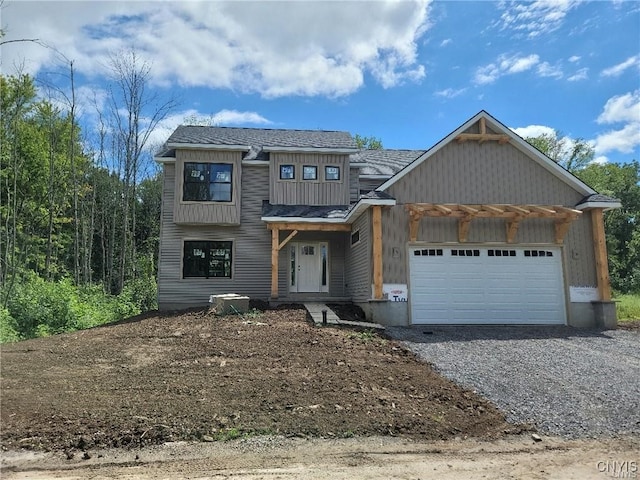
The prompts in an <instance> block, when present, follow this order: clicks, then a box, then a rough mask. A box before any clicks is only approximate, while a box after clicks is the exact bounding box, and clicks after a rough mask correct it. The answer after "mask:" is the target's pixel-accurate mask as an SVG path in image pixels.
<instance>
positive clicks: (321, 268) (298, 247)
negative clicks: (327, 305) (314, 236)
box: [290, 242, 329, 292]
mask: <svg viewBox="0 0 640 480" xmlns="http://www.w3.org/2000/svg"><path fill="white" fill-rule="evenodd" d="M291 269H292V271H291V275H290V278H291V284H290V290H291V291H292V292H326V291H328V274H329V259H328V245H327V243H326V242H299V243H292V244H291Z"/></svg>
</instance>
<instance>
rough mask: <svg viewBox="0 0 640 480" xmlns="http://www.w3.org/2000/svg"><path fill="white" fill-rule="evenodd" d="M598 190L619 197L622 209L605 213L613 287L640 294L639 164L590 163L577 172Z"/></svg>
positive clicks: (622, 291)
mask: <svg viewBox="0 0 640 480" xmlns="http://www.w3.org/2000/svg"><path fill="white" fill-rule="evenodd" d="M576 174H577V175H578V177H579V178H580V179H581V180H583V181H584V182H585V183H586V184H587V185H589V186H591V187H592V188H594V189H595V190H596V191H598V192H600V193H602V194H605V195H609V196H611V197H614V198H618V199H620V203H622V208H620V209H615V210H611V211H609V212H607V213H606V214H605V231H606V235H607V250H608V254H609V270H610V276H611V285H612V287H613V288H614V289H615V290H617V291H618V292H621V293H640V164H639V163H638V162H637V161H633V162H631V163H627V164H622V165H619V164H616V163H606V164H604V165H598V164H591V165H589V166H587V167H585V168H583V169H582V170H580V171H578V172H577V173H576Z"/></svg>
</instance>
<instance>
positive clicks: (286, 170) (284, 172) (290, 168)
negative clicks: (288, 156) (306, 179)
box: [280, 165, 296, 180]
mask: <svg viewBox="0 0 640 480" xmlns="http://www.w3.org/2000/svg"><path fill="white" fill-rule="evenodd" d="M294 178H296V167H295V165H280V180H293V179H294Z"/></svg>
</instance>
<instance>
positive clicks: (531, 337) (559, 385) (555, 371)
mask: <svg viewBox="0 0 640 480" xmlns="http://www.w3.org/2000/svg"><path fill="white" fill-rule="evenodd" d="M386 332H387V333H388V334H389V335H390V336H391V337H393V338H395V339H397V340H401V341H402V343H403V344H404V345H405V346H406V347H407V348H409V349H410V350H411V351H413V352H414V353H416V354H417V355H418V356H419V357H420V358H421V359H423V360H425V361H427V362H429V363H431V364H433V365H434V366H435V367H436V369H437V370H438V371H439V372H440V373H441V374H443V375H444V376H446V377H448V378H450V379H451V380H454V381H455V382H457V383H459V384H461V385H463V386H465V387H467V388H470V389H472V390H476V391H477V392H478V393H480V394H482V395H483V396H485V397H486V398H488V399H489V400H491V401H492V402H494V403H495V404H496V405H497V406H498V407H499V408H501V409H502V410H504V411H505V412H506V413H507V418H508V419H509V421H512V422H527V423H532V424H534V425H536V427H537V428H538V430H539V431H540V432H543V433H547V434H556V435H562V436H565V437H568V438H578V437H597V436H603V435H605V436H611V435H622V434H625V433H633V434H636V435H637V434H640V332H638V331H623V330H607V331H593V330H577V329H573V328H570V327H504V326H501V327H434V326H421V327H411V328H400V327H390V328H387V329H386Z"/></svg>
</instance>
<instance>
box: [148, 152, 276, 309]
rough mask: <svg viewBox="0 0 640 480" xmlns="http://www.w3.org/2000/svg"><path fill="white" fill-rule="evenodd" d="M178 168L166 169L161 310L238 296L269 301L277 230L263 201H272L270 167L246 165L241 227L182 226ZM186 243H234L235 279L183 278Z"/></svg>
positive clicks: (160, 269)
mask: <svg viewBox="0 0 640 480" xmlns="http://www.w3.org/2000/svg"><path fill="white" fill-rule="evenodd" d="M175 177H176V167H175V165H173V164H165V166H164V186H163V205H162V222H161V237H160V263H159V265H158V306H159V308H160V309H161V310H167V309H177V308H186V307H193V306H204V305H207V304H208V301H209V296H210V295H212V294H218V293H238V294H241V295H249V296H250V297H251V298H258V299H264V300H266V299H268V298H269V295H270V293H271V232H270V231H269V230H267V228H266V225H265V224H264V222H262V221H261V220H260V216H261V213H262V201H263V200H266V199H267V198H268V197H269V187H268V169H267V168H264V167H259V166H244V169H243V172H242V185H243V188H244V189H245V192H251V195H246V194H245V195H242V197H241V198H242V200H241V201H242V203H241V223H240V225H237V226H220V225H181V224H176V223H175V222H174V218H173V208H172V207H173V204H174V196H175V194H174V192H175V190H174V185H175V180H176V178H175ZM185 240H230V241H232V242H233V259H232V278H230V279H228V278H209V279H206V278H182V261H183V245H184V241H185Z"/></svg>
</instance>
